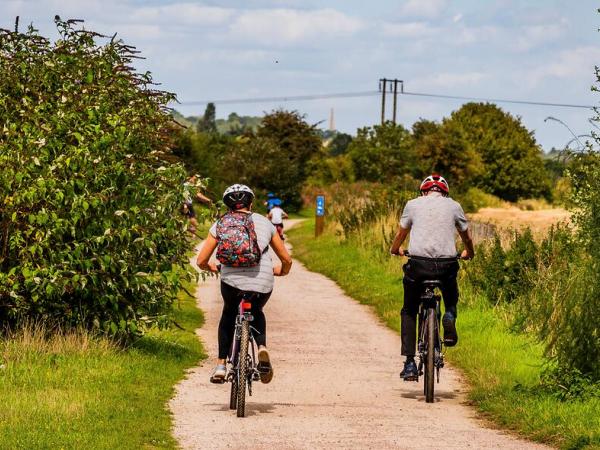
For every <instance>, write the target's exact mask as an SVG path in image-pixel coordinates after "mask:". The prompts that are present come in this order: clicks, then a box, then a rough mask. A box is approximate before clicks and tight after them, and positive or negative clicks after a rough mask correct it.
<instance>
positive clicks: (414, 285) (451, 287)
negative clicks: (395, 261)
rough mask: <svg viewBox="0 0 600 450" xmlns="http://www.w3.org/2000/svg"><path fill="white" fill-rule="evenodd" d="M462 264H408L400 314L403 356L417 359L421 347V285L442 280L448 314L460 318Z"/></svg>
mask: <svg viewBox="0 0 600 450" xmlns="http://www.w3.org/2000/svg"><path fill="white" fill-rule="evenodd" d="M458 268H459V266H458V261H456V260H451V261H440V260H435V259H416V258H411V259H410V260H409V262H407V263H406V264H404V266H403V270H404V280H403V284H404V306H403V307H402V311H401V312H400V334H401V336H402V355H404V356H414V355H415V349H416V346H417V342H416V341H417V314H418V312H419V305H420V304H421V292H422V287H421V282H422V281H424V280H440V281H441V282H442V289H441V291H442V297H443V299H444V306H445V308H446V312H451V313H452V314H453V315H454V317H456V315H457V311H456V304H457V303H458V284H457V282H456V275H457V274H458Z"/></svg>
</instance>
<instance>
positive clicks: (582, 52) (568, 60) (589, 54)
mask: <svg viewBox="0 0 600 450" xmlns="http://www.w3.org/2000/svg"><path fill="white" fill-rule="evenodd" d="M545 63H546V64H544V65H542V66H538V67H534V68H533V69H530V70H528V71H526V72H525V79H526V81H527V82H528V84H529V85H530V86H536V85H538V84H539V83H541V82H542V81H543V80H544V79H547V78H555V79H563V80H566V79H569V80H571V82H575V81H576V80H580V79H581V78H585V79H589V78H590V77H592V75H593V73H594V65H595V64H600V47H594V46H584V47H577V48H573V49H568V50H563V51H561V52H558V53H556V56H555V59H554V60H551V61H548V60H546V61H545Z"/></svg>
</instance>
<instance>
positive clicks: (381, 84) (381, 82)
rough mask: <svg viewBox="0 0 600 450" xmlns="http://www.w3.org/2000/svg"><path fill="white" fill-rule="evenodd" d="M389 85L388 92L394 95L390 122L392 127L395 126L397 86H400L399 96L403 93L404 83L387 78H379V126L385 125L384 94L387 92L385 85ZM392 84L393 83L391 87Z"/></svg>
mask: <svg viewBox="0 0 600 450" xmlns="http://www.w3.org/2000/svg"><path fill="white" fill-rule="evenodd" d="M388 82H389V83H390V92H391V93H393V94H394V105H393V107H394V110H393V113H392V114H393V115H392V122H393V123H394V125H396V110H397V107H396V106H397V104H398V85H400V94H403V93H404V81H402V80H399V79H397V78H394V79H393V80H392V79H387V78H381V79H380V80H379V91H380V92H381V124H382V125H383V124H384V123H385V94H386V91H387V83H388ZM392 83H393V87H392Z"/></svg>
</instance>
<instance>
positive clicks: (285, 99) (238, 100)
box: [179, 91, 379, 105]
mask: <svg viewBox="0 0 600 450" xmlns="http://www.w3.org/2000/svg"><path fill="white" fill-rule="evenodd" d="M373 95H379V92H378V91H363V92H340V93H335V94H313V95H290V96H287V97H256V98H233V99H224V100H195V101H190V102H180V103H179V104H180V105H206V104H207V103H214V104H215V105H227V104H235V103H271V102H293V101H301V100H318V99H322V98H345V97H370V96H373Z"/></svg>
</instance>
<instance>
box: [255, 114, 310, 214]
mask: <svg viewBox="0 0 600 450" xmlns="http://www.w3.org/2000/svg"><path fill="white" fill-rule="evenodd" d="M256 137H258V138H260V139H262V140H263V142H264V140H267V141H270V143H271V144H270V145H274V146H275V147H276V149H277V150H276V153H275V154H273V155H272V156H273V158H272V160H271V161H270V164H269V169H270V171H269V175H267V176H266V177H265V178H264V179H263V180H262V182H261V183H260V184H261V185H263V186H265V188H266V189H268V190H272V191H275V192H277V193H278V194H279V195H281V196H282V197H283V198H285V199H286V201H287V202H288V205H292V206H293V207H299V206H300V204H301V198H300V191H301V188H302V184H303V183H304V181H305V180H306V178H307V176H308V175H309V174H308V171H307V162H308V161H309V160H310V159H311V158H312V157H313V156H314V155H317V154H318V153H319V151H320V149H321V139H320V138H319V135H318V133H317V130H316V126H314V125H309V124H308V123H307V122H306V121H305V120H304V116H302V115H300V114H299V113H298V112H297V111H284V110H277V111H273V112H272V113H270V114H267V115H265V116H264V117H263V119H262V123H261V125H260V127H259V128H258V130H257V133H256ZM249 162H250V161H249ZM254 165H255V163H254V162H252V166H254Z"/></svg>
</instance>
